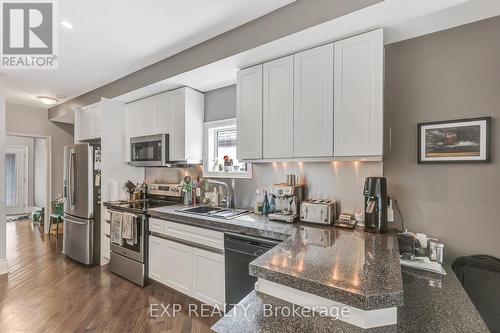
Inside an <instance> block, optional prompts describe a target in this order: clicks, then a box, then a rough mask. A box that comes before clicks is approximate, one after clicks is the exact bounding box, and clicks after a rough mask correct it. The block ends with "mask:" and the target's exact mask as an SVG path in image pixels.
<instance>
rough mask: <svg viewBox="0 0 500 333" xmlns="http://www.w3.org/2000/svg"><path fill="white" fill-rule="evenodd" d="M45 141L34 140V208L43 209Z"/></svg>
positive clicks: (45, 194) (45, 200)
mask: <svg viewBox="0 0 500 333" xmlns="http://www.w3.org/2000/svg"><path fill="white" fill-rule="evenodd" d="M46 141H47V139H45V138H35V165H36V168H35V172H34V175H33V176H34V182H35V193H34V204H35V206H36V207H45V206H46V204H47V182H46V169H45V162H46V160H47V156H46V154H45V145H46Z"/></svg>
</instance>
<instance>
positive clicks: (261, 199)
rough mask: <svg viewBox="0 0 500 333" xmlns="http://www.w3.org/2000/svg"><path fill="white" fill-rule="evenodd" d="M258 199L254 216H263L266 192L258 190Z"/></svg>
mask: <svg viewBox="0 0 500 333" xmlns="http://www.w3.org/2000/svg"><path fill="white" fill-rule="evenodd" d="M256 193H257V197H256V199H255V206H254V209H253V212H254V214H258V215H262V206H263V205H264V190H263V189H260V188H259V189H257V191H256Z"/></svg>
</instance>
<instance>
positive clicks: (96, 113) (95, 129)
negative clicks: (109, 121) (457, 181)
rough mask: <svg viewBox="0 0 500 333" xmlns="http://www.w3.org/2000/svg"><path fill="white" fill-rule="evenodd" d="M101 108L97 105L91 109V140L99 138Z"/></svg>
mask: <svg viewBox="0 0 500 333" xmlns="http://www.w3.org/2000/svg"><path fill="white" fill-rule="evenodd" d="M101 121H102V108H101V106H100V105H97V106H95V107H93V108H92V126H91V128H92V138H100V137H101Z"/></svg>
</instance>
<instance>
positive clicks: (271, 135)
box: [263, 55, 293, 158]
mask: <svg viewBox="0 0 500 333" xmlns="http://www.w3.org/2000/svg"><path fill="white" fill-rule="evenodd" d="M263 78H264V82H263V88H264V92H263V131H264V133H263V135H264V137H263V140H264V152H263V156H264V158H283V157H292V156H293V55H292V56H288V57H285V58H281V59H277V60H274V61H271V62H267V63H265V64H264V67H263Z"/></svg>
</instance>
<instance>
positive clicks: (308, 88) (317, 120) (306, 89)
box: [293, 44, 333, 157]
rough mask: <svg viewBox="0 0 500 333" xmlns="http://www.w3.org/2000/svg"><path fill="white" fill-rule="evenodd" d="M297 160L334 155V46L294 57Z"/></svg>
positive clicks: (295, 144) (305, 52)
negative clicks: (299, 158) (298, 158)
mask: <svg viewBox="0 0 500 333" xmlns="http://www.w3.org/2000/svg"><path fill="white" fill-rule="evenodd" d="M293 105H294V120H293V122H294V131H293V132H294V143H293V152H294V157H323V156H332V155H333V44H327V45H324V46H320V47H317V48H314V49H311V50H307V51H303V52H300V53H297V54H295V55H294V103H293Z"/></svg>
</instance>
